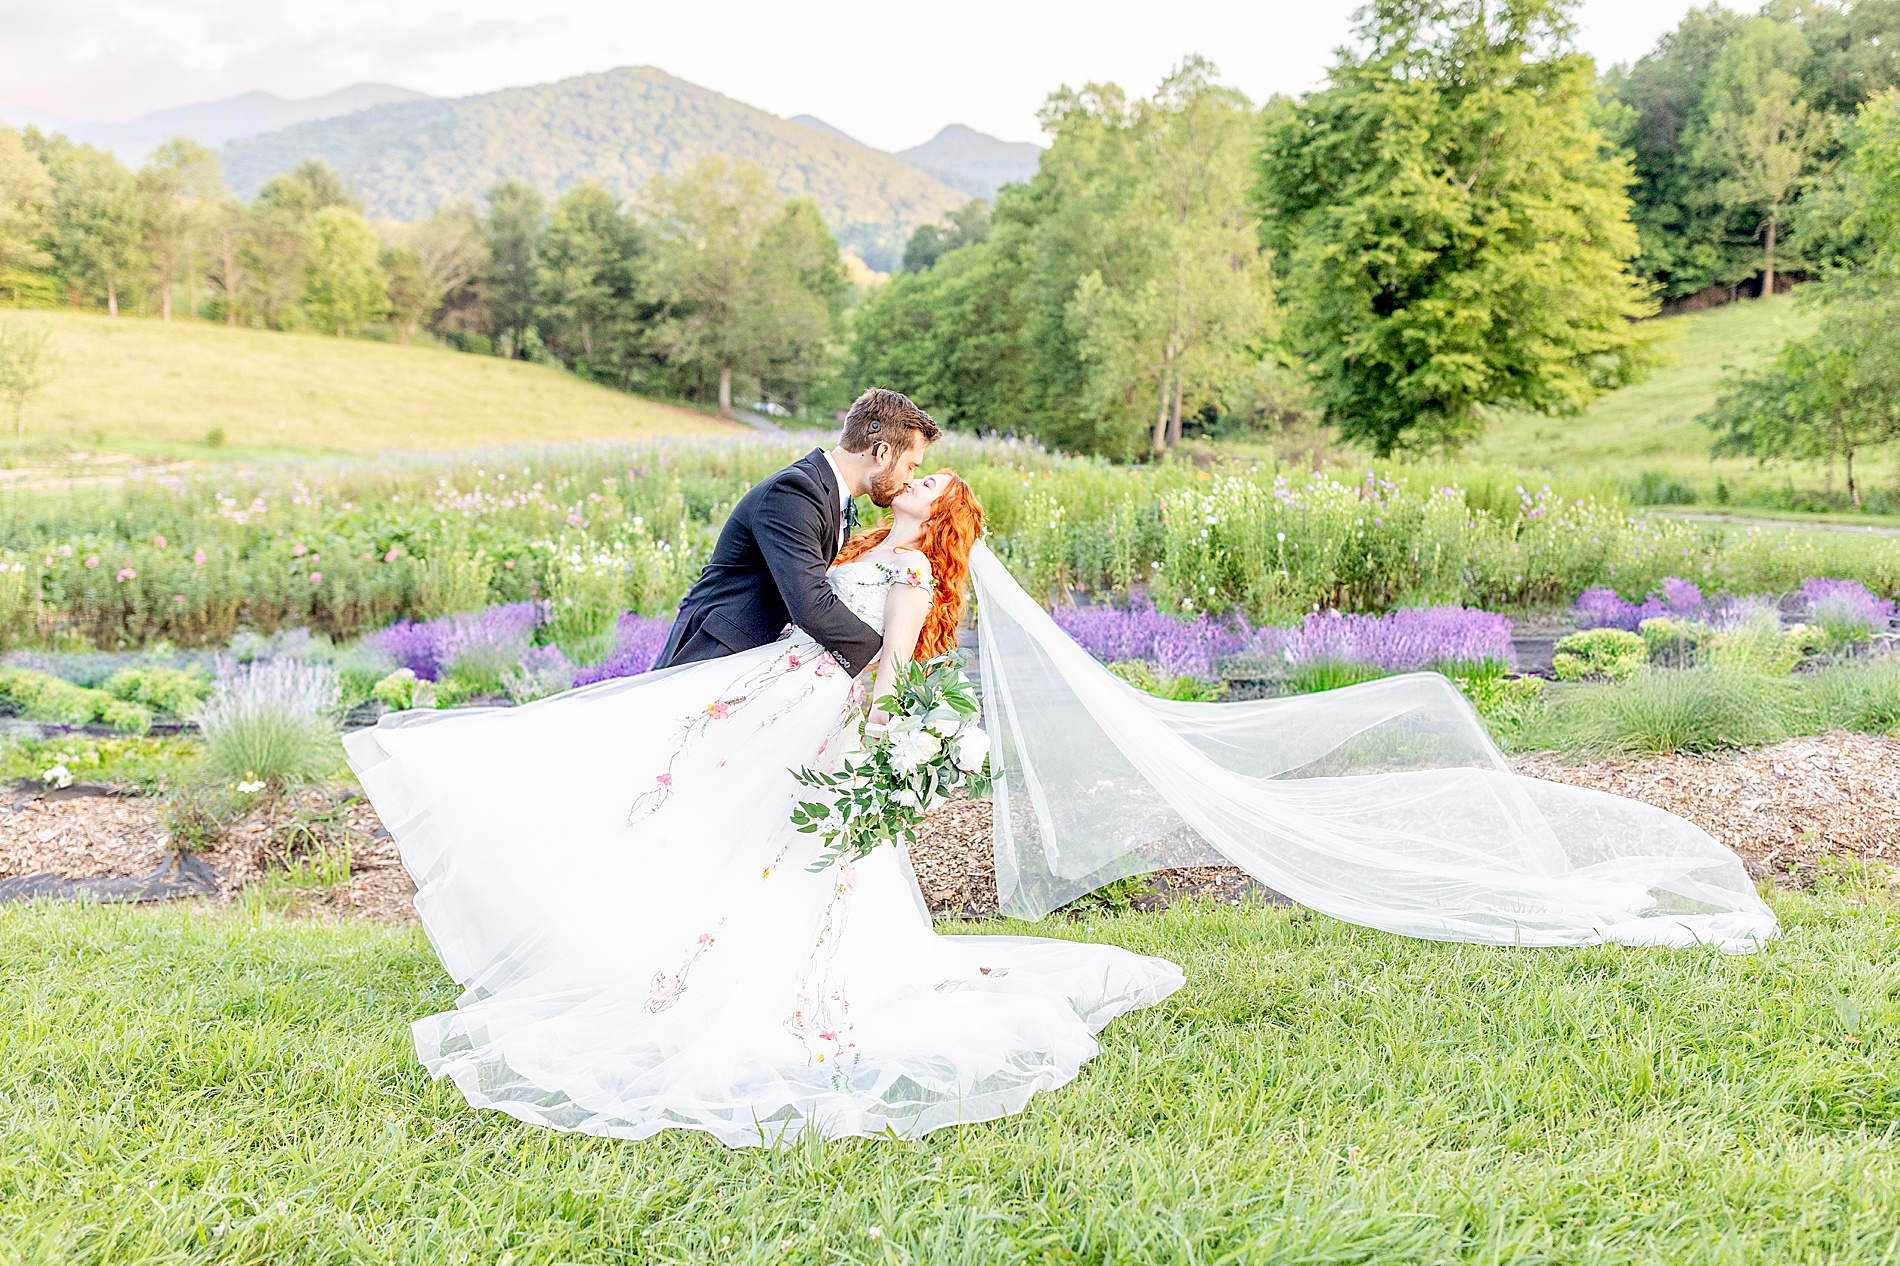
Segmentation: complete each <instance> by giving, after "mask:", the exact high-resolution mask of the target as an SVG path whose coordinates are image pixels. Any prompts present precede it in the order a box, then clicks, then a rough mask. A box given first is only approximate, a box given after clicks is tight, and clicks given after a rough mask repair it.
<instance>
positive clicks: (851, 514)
mask: <svg viewBox="0 0 1900 1266" xmlns="http://www.w3.org/2000/svg"><path fill="white" fill-rule="evenodd" d="M858 522H859V520H858V500H857V498H856V497H846V498H845V499H844V526H843V527H841V528H839V529H838V548H839V549H843V548H844V543H845V542H846V541H848V540H850V539H851V532H852V529H854V528H856V527H857V526H858Z"/></svg>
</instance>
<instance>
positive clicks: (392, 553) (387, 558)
mask: <svg viewBox="0 0 1900 1266" xmlns="http://www.w3.org/2000/svg"><path fill="white" fill-rule="evenodd" d="M383 561H384V562H385V563H393V562H395V561H396V547H395V546H394V545H392V546H390V547H389V552H388V553H387V554H384V555H383Z"/></svg>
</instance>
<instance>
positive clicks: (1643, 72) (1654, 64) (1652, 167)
mask: <svg viewBox="0 0 1900 1266" xmlns="http://www.w3.org/2000/svg"><path fill="white" fill-rule="evenodd" d="M1746 24H1747V19H1746V18H1743V17H1741V16H1740V15H1739V14H1736V13H1733V12H1731V11H1730V10H1727V9H1724V8H1722V7H1721V6H1720V5H1719V4H1714V3H1711V4H1709V5H1707V6H1706V7H1704V8H1699V9H1691V10H1689V12H1688V13H1687V14H1686V15H1684V17H1683V19H1682V21H1681V22H1680V23H1678V24H1677V26H1676V28H1675V29H1674V30H1672V31H1667V32H1665V33H1664V34H1663V36H1662V38H1661V39H1660V40H1658V41H1657V43H1656V47H1655V49H1654V50H1653V51H1651V52H1649V53H1648V54H1646V55H1644V56H1643V57H1641V58H1639V59H1638V60H1637V61H1636V63H1635V64H1634V65H1632V66H1628V67H1621V66H1619V67H1617V68H1615V69H1613V70H1612V71H1610V73H1609V74H1608V75H1607V76H1605V81H1604V83H1605V88H1606V89H1607V91H1608V94H1609V96H1610V97H1611V99H1612V101H1613V102H1614V103H1615V104H1616V106H1618V107H1619V108H1620V113H1621V114H1622V115H1623V116H1624V117H1621V118H1618V117H1616V116H1615V115H1610V116H1608V117H1606V119H1605V121H1606V122H1608V123H1610V124H1611V125H1612V126H1613V127H1615V128H1616V130H1617V133H1618V135H1617V137H1616V139H1617V140H1618V141H1619V142H1620V143H1621V144H1622V145H1623V146H1625V147H1627V149H1628V151H1629V154H1630V158H1631V166H1632V170H1633V173H1634V176H1635V182H1634V184H1633V185H1632V187H1631V190H1630V194H1631V199H1632V207H1631V218H1632V219H1633V220H1634V222H1635V224H1636V231H1637V241H1638V244H1639V252H1638V256H1637V268H1638V270H1639V271H1640V272H1641V273H1642V275H1643V276H1645V277H1647V278H1649V279H1651V280H1652V281H1654V282H1656V283H1657V284H1658V285H1659V286H1660V287H1661V288H1662V293H1663V294H1664V295H1665V296H1666V297H1668V298H1681V297H1684V296H1687V295H1691V294H1694V293H1696V292H1697V291H1699V290H1702V289H1704V288H1706V287H1708V286H1712V285H1728V284H1731V283H1733V282H1734V281H1736V280H1738V279H1739V278H1741V277H1743V276H1746V275H1747V274H1748V273H1749V272H1750V271H1751V267H1752V264H1751V261H1750V260H1749V259H1748V258H1747V256H1748V255H1749V252H1748V251H1747V249H1746V248H1745V246H1744V245H1743V244H1741V243H1737V242H1733V241H1731V240H1730V232H1729V220H1730V218H1731V217H1730V216H1729V214H1728V210H1727V208H1726V206H1725V205H1724V204H1723V203H1722V201H1721V199H1720V198H1719V197H1718V196H1717V193H1716V190H1715V181H1714V179H1713V178H1711V177H1710V175H1709V174H1708V173H1707V172H1705V171H1703V170H1702V169H1700V168H1698V167H1697V166H1696V164H1695V162H1694V161H1693V157H1692V155H1691V153H1690V150H1689V148H1688V145H1689V144H1692V143H1693V142H1694V140H1695V138H1696V137H1697V136H1698V135H1699V134H1700V133H1701V132H1702V131H1703V130H1705V127H1706V124H1707V121H1708V113H1707V98H1708V83H1709V76H1710V74H1711V72H1712V71H1713V70H1714V68H1715V64H1716V62H1717V60H1718V59H1719V58H1720V57H1721V55H1722V50H1723V49H1724V48H1725V47H1727V45H1728V42H1729V41H1730V40H1731V39H1733V38H1734V37H1735V36H1736V34H1737V33H1739V32H1740V31H1741V29H1742V28H1743V26H1745V25H1746ZM1685 138H1686V140H1685Z"/></svg>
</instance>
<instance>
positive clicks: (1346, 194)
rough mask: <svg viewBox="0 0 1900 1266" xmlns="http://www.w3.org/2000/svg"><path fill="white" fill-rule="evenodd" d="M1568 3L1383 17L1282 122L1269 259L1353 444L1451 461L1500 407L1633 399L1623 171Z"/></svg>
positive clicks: (1271, 119) (1389, 3)
mask: <svg viewBox="0 0 1900 1266" xmlns="http://www.w3.org/2000/svg"><path fill="white" fill-rule="evenodd" d="M1571 4H1572V0H1504V2H1503V3H1489V2H1487V0H1419V2H1414V0H1375V3H1373V4H1372V5H1370V6H1369V7H1368V8H1367V9H1366V10H1364V11H1363V13H1364V21H1363V23H1362V25H1361V27H1360V31H1359V35H1360V38H1361V41H1362V49H1363V51H1361V52H1357V53H1355V52H1351V51H1348V52H1347V53H1346V54H1344V56H1343V57H1342V60H1341V61H1340V63H1339V64H1338V65H1337V66H1336V67H1335V68H1334V69H1333V71H1332V73H1331V77H1330V81H1329V85H1328V87H1326V88H1325V89H1324V90H1322V91H1320V92H1316V93H1314V94H1312V95H1311V96H1309V97H1306V98H1304V99H1303V100H1300V101H1284V102H1280V103H1277V104H1276V105H1274V106H1271V107H1269V109H1268V117H1267V123H1266V128H1265V145H1264V147H1263V150H1262V153H1261V156H1260V162H1259V184H1258V196H1259V203H1258V205H1259V210H1260V214H1261V217H1262V238H1263V241H1264V243H1265V245H1267V246H1268V247H1269V248H1271V249H1273V250H1274V251H1276V252H1277V258H1276V260H1275V270H1276V272H1277V273H1279V275H1280V276H1282V277H1283V279H1284V287H1285V289H1284V295H1283V297H1284V300H1285V303H1286V309H1287V313H1288V333H1289V338H1290V340H1291V343H1292V348H1293V351H1294V352H1295V354H1296V355H1298V356H1299V357H1300V358H1301V360H1303V361H1304V362H1305V363H1307V364H1308V365H1309V366H1310V367H1311V369H1312V372H1313V376H1314V379H1315V388H1316V399H1317V401H1318V403H1319V404H1320V405H1321V407H1323V408H1324V410H1325V412H1326V416H1327V419H1328V420H1329V421H1331V422H1332V423H1334V424H1335V425H1337V426H1338V427H1339V428H1340V431H1341V434H1342V435H1343V436H1345V437H1346V438H1348V439H1354V440H1360V441H1363V442H1365V443H1367V444H1369V445H1370V446H1371V447H1372V448H1373V449H1374V451H1375V452H1378V453H1380V454H1382V455H1383V454H1387V453H1390V452H1391V451H1392V450H1393V449H1395V448H1398V447H1401V446H1405V447H1413V446H1420V445H1433V444H1456V443H1458V442H1460V441H1461V440H1463V439H1465V438H1466V437H1468V436H1470V435H1471V434H1473V432H1474V431H1475V430H1476V428H1477V425H1478V422H1479V418H1480V417H1481V414H1480V412H1479V411H1480V410H1481V409H1482V408H1483V407H1484V406H1487V405H1499V404H1514V405H1518V406H1520V407H1528V408H1532V409H1538V410H1542V411H1546V412H1553V413H1560V412H1567V411H1574V410H1576V409H1579V408H1581V407H1582V406H1583V405H1585V404H1587V403H1589V402H1590V401H1591V400H1592V399H1594V398H1595V397H1596V396H1597V395H1599V394H1601V393H1602V392H1604V391H1606V390H1610V389H1613V388H1615V387H1618V386H1621V385H1623V384H1624V383H1626V382H1629V381H1631V380H1633V379H1634V378H1635V377H1636V376H1637V375H1638V374H1639V373H1640V372H1641V371H1642V370H1643V369H1644V368H1645V366H1646V364H1647V359H1648V358H1647V353H1646V348H1647V342H1648V340H1647V337H1646V335H1645V333H1644V332H1643V331H1642V330H1640V329H1638V328H1637V327H1636V326H1634V325H1633V324H1632V320H1631V319H1632V318H1634V317H1638V316H1642V315H1645V314H1647V313H1649V312H1652V311H1654V305H1653V303H1651V302H1650V301H1649V299H1648V298H1647V295H1646V287H1645V286H1644V284H1643V283H1642V282H1640V281H1639V280H1638V279H1637V278H1636V277H1635V276H1634V275H1633V274H1632V273H1631V272H1630V269H1629V265H1630V262H1631V261H1632V260H1633V259H1634V257H1635V255H1636V237H1635V232H1634V230H1633V228H1632V227H1631V225H1630V222H1629V198H1628V196H1627V193H1626V192H1625V191H1626V189H1627V187H1628V184H1629V180H1630V172H1629V164H1628V160H1627V159H1626V158H1622V157H1619V156H1615V155H1612V154H1610V153H1609V152H1607V147H1606V145H1605V141H1604V138H1603V136H1602V134H1601V133H1600V132H1599V131H1598V130H1597V128H1596V127H1595V125H1594V117H1595V102H1594V97H1595V75H1594V73H1593V71H1592V68H1591V65H1590V62H1589V59H1588V58H1586V57H1583V56H1580V55H1578V54H1576V53H1574V52H1571V51H1569V47H1568V42H1569V36H1570V32H1571V23H1570V17H1569V14H1570V9H1571Z"/></svg>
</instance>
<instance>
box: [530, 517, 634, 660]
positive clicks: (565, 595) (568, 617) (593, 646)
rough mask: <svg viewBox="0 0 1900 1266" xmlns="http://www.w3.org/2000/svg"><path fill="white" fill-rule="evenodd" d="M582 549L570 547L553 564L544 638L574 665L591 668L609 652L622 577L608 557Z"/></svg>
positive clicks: (611, 646) (612, 646)
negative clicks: (578, 664)
mask: <svg viewBox="0 0 1900 1266" xmlns="http://www.w3.org/2000/svg"><path fill="white" fill-rule="evenodd" d="M584 548H585V547H584V546H575V547H573V548H572V549H570V550H568V551H567V552H565V553H563V554H562V555H561V556H560V558H559V559H558V560H557V562H556V564H555V569H554V583H553V587H552V590H551V592H550V594H549V603H548V607H549V612H548V622H547V626H546V628H545V630H544V635H545V636H546V638H547V640H548V641H550V642H552V643H554V644H555V645H556V646H558V647H560V648H561V650H562V651H564V652H565V653H566V655H567V656H568V657H570V658H571V659H572V660H573V661H574V662H575V663H581V664H591V663H596V662H598V661H600V660H603V659H605V658H607V656H608V655H609V654H611V653H612V652H613V649H614V643H615V638H614V632H615V621H616V620H617V619H618V618H619V615H620V612H621V609H622V607H623V606H624V605H625V604H624V602H623V601H622V598H623V590H624V589H625V572H624V570H623V568H622V567H621V565H620V560H618V559H616V558H614V557H613V556H612V555H611V554H607V553H601V552H593V553H583V549H584Z"/></svg>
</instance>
